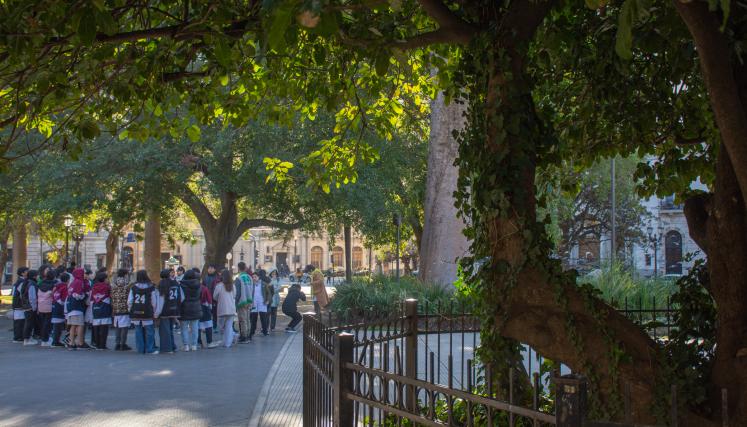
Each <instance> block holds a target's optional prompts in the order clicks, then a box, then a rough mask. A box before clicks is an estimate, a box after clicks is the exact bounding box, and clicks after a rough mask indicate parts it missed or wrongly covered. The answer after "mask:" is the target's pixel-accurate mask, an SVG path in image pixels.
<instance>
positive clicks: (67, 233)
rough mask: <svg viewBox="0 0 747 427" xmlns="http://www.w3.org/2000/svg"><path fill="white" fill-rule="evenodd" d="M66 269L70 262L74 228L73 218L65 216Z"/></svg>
mask: <svg viewBox="0 0 747 427" xmlns="http://www.w3.org/2000/svg"><path fill="white" fill-rule="evenodd" d="M64 224H65V267H67V266H68V263H69V262H70V228H71V227H72V226H73V217H72V216H70V215H65V219H64Z"/></svg>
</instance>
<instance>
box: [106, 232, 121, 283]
mask: <svg viewBox="0 0 747 427" xmlns="http://www.w3.org/2000/svg"><path fill="white" fill-rule="evenodd" d="M120 232H121V230H119V229H112V230H109V234H107V235H106V243H105V246H106V274H107V275H108V276H109V277H112V273H113V272H114V267H115V266H114V258H115V256H116V255H117V246H118V245H119V233H120Z"/></svg>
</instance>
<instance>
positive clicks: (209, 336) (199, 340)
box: [197, 327, 213, 346]
mask: <svg viewBox="0 0 747 427" xmlns="http://www.w3.org/2000/svg"><path fill="white" fill-rule="evenodd" d="M205 341H207V342H206V343H205V346H208V345H210V344H212V343H213V328H212V327H210V328H205ZM197 344H199V345H201V346H202V334H200V335H198V336H197Z"/></svg>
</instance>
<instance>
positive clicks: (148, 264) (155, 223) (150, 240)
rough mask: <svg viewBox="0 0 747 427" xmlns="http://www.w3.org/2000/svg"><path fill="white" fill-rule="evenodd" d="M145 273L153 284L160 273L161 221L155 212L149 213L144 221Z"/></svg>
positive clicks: (157, 279) (156, 281)
mask: <svg viewBox="0 0 747 427" xmlns="http://www.w3.org/2000/svg"><path fill="white" fill-rule="evenodd" d="M143 256H144V257H145V271H147V272H148V277H150V280H151V281H153V282H154V283H158V281H159V275H160V273H161V268H162V267H161V219H160V218H159V213H158V212H156V211H149V212H148V213H147V217H146V219H145V248H144V251H143Z"/></svg>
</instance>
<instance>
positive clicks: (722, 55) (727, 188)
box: [674, 0, 747, 425]
mask: <svg viewBox="0 0 747 427" xmlns="http://www.w3.org/2000/svg"><path fill="white" fill-rule="evenodd" d="M674 4H675V7H676V9H677V12H678V13H679V15H680V17H681V18H682V20H683V21H684V22H685V24H686V25H687V28H688V30H689V31H690V34H691V35H692V37H693V41H694V42H695V46H696V48H697V53H698V58H699V61H700V67H701V71H702V73H703V77H704V82H705V85H706V88H707V90H708V95H709V99H710V104H711V107H712V110H713V113H714V118H715V121H716V124H717V125H718V128H719V133H720V135H721V140H722V144H721V147H720V150H719V154H718V159H717V162H716V180H715V184H714V188H713V193H711V194H708V195H699V196H695V197H692V198H690V199H688V200H687V201H686V204H685V215H686V217H687V222H688V227H689V230H690V235H691V236H692V237H693V239H694V240H695V241H696V243H698V246H700V247H701V248H702V249H703V250H704V251H705V253H706V255H707V257H708V271H709V274H710V288H709V289H708V291H709V292H710V294H711V296H712V297H713V299H714V301H715V303H716V307H717V313H716V320H717V330H716V354H715V360H714V363H713V367H712V371H711V384H710V385H709V396H708V398H709V399H708V402H709V404H710V407H711V409H712V411H713V413H714V414H716V418H719V415H721V413H722V411H721V405H722V399H721V389H722V388H723V389H726V390H727V395H728V417H729V422H730V423H732V424H730V425H747V218H745V214H746V213H747V198H745V194H747V108H746V107H747V65H745V64H743V63H740V60H739V59H735V53H734V51H733V48H732V47H731V46H730V44H729V41H728V40H727V36H726V35H725V34H724V32H722V31H721V29H720V26H721V19H722V18H721V15H720V14H717V13H714V12H711V11H709V9H708V4H707V3H706V2H702V1H695V2H682V1H678V0H675V1H674ZM744 13H745V11H744V10H742V9H740V8H732V17H731V18H730V19H731V20H733V21H734V22H737V21H739V20H741V19H743V17H744ZM727 32H728V30H727Z"/></svg>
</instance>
